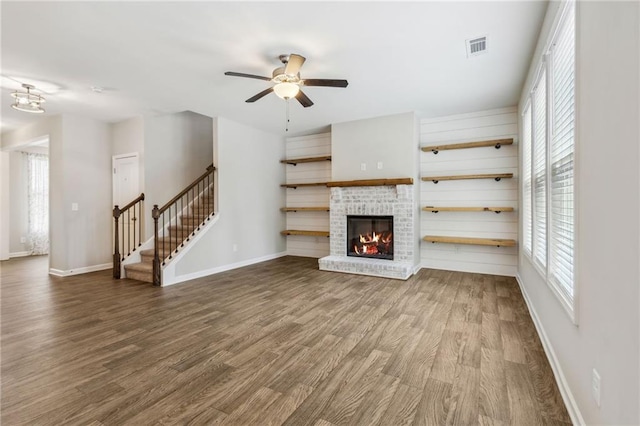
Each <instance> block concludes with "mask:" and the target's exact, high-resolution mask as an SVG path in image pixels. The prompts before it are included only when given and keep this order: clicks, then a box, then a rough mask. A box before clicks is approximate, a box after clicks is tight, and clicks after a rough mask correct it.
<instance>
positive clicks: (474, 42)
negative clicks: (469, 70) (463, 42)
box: [467, 36, 487, 58]
mask: <svg viewBox="0 0 640 426" xmlns="http://www.w3.org/2000/svg"><path fill="white" fill-rule="evenodd" d="M486 52H487V37H486V36H484V37H478V38H474V39H471V40H467V57H468V58H471V57H473V56H478V55H482V54H483V53H486Z"/></svg>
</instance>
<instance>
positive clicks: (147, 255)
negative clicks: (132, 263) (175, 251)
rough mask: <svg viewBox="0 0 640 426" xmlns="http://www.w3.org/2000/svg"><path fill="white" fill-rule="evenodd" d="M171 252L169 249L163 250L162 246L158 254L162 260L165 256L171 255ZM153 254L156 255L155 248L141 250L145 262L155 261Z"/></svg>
mask: <svg viewBox="0 0 640 426" xmlns="http://www.w3.org/2000/svg"><path fill="white" fill-rule="evenodd" d="M170 254H171V253H170V252H169V250H168V249H167V251H164V250H162V247H160V250H158V256H159V257H160V261H162V259H164V258H165V257H167V256H169V255H170ZM153 256H154V250H153V249H149V250H142V251H141V252H140V257H141V259H142V262H143V263H153Z"/></svg>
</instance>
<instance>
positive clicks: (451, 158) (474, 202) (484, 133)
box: [420, 107, 518, 276]
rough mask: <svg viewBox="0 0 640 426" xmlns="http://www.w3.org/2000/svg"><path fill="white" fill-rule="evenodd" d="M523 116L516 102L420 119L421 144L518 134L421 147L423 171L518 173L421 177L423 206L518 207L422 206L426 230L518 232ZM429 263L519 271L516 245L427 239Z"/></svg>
mask: <svg viewBox="0 0 640 426" xmlns="http://www.w3.org/2000/svg"><path fill="white" fill-rule="evenodd" d="M517 136H518V117H517V111H516V108H515V107H512V108H503V109H497V110H491V111H480V112H475V113H470V114H461V115H455V116H448V117H438V118H429V119H422V120H421V130H420V145H421V146H431V145H438V144H451V143H462V142H471V141H481V140H490V139H505V138H514V144H513V145H505V146H502V147H501V148H500V149H495V148H494V147H482V148H470V149H458V150H445V151H440V152H438V154H433V153H432V152H423V151H421V154H420V159H421V165H420V174H421V176H448V175H464V174H483V173H513V174H514V178H513V179H502V180H500V181H499V182H496V181H495V180H493V179H477V180H456V181H440V182H438V183H437V184H434V183H433V182H431V181H429V182H422V183H421V184H420V188H421V191H420V207H421V208H422V207H425V206H436V207H437V206H444V207H513V208H514V209H516V211H515V212H502V213H500V214H496V213H494V212H445V211H440V212H438V213H432V212H425V211H421V212H420V218H421V221H420V230H421V235H423V236H424V235H438V236H455V237H477V238H508V239H515V240H517V235H518V213H517V207H518V183H517V182H518V176H517V175H518V173H517V168H518V146H517ZM420 258H421V264H422V267H424V268H434V269H446V270H454V271H465V272H476V273H484V274H495V275H508V276H514V275H515V273H516V265H517V264H518V256H517V249H516V248H515V247H490V246H475V245H464V244H439V243H437V244H433V243H428V242H423V243H422V246H421V251H420Z"/></svg>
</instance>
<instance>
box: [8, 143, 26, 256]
mask: <svg viewBox="0 0 640 426" xmlns="http://www.w3.org/2000/svg"><path fill="white" fill-rule="evenodd" d="M9 170H10V174H9V194H10V195H9V217H10V221H9V223H10V228H11V230H10V231H9V252H10V255H11V256H12V257H13V256H16V255H18V256H20V255H21V254H23V253H24V252H25V251H26V250H27V244H26V243H22V242H20V238H21V237H26V236H27V232H28V230H29V206H28V201H27V191H28V180H27V168H26V164H25V161H24V154H23V153H22V151H11V152H10V153H9Z"/></svg>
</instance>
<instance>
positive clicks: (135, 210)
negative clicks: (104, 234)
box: [113, 193, 144, 279]
mask: <svg viewBox="0 0 640 426" xmlns="http://www.w3.org/2000/svg"><path fill="white" fill-rule="evenodd" d="M143 201H144V193H142V194H140V195H139V196H138V197H137V198H136V199H135V200H133V201H131V202H130V203H129V204H127V205H126V206H124V207H122V208H120V207H118V205H117V204H116V205H115V206H113V221H114V225H115V226H114V228H113V245H114V250H113V278H116V279H120V275H121V274H120V270H121V269H122V261H123V260H124V258H125V257H127V256H129V255H130V254H131V253H132V252H134V251H135V250H136V249H137V248H138V247H140V245H141V244H142V241H141V238H142V220H140V218H142V202H143ZM132 215H133V217H132ZM121 216H122V222H120V217H121ZM125 221H126V223H125ZM132 222H133V226H130V224H131V223H132ZM125 227H126V228H128V231H127V233H126V239H125V229H124V228H125ZM131 228H133V229H131ZM132 231H133V236H132V235H131V233H132ZM120 235H122V240H120ZM136 236H137V238H136ZM136 239H137V243H138V244H137V245H136ZM131 240H133V244H132V241H131ZM121 245H122V253H120V246H121ZM125 253H126V254H125Z"/></svg>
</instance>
